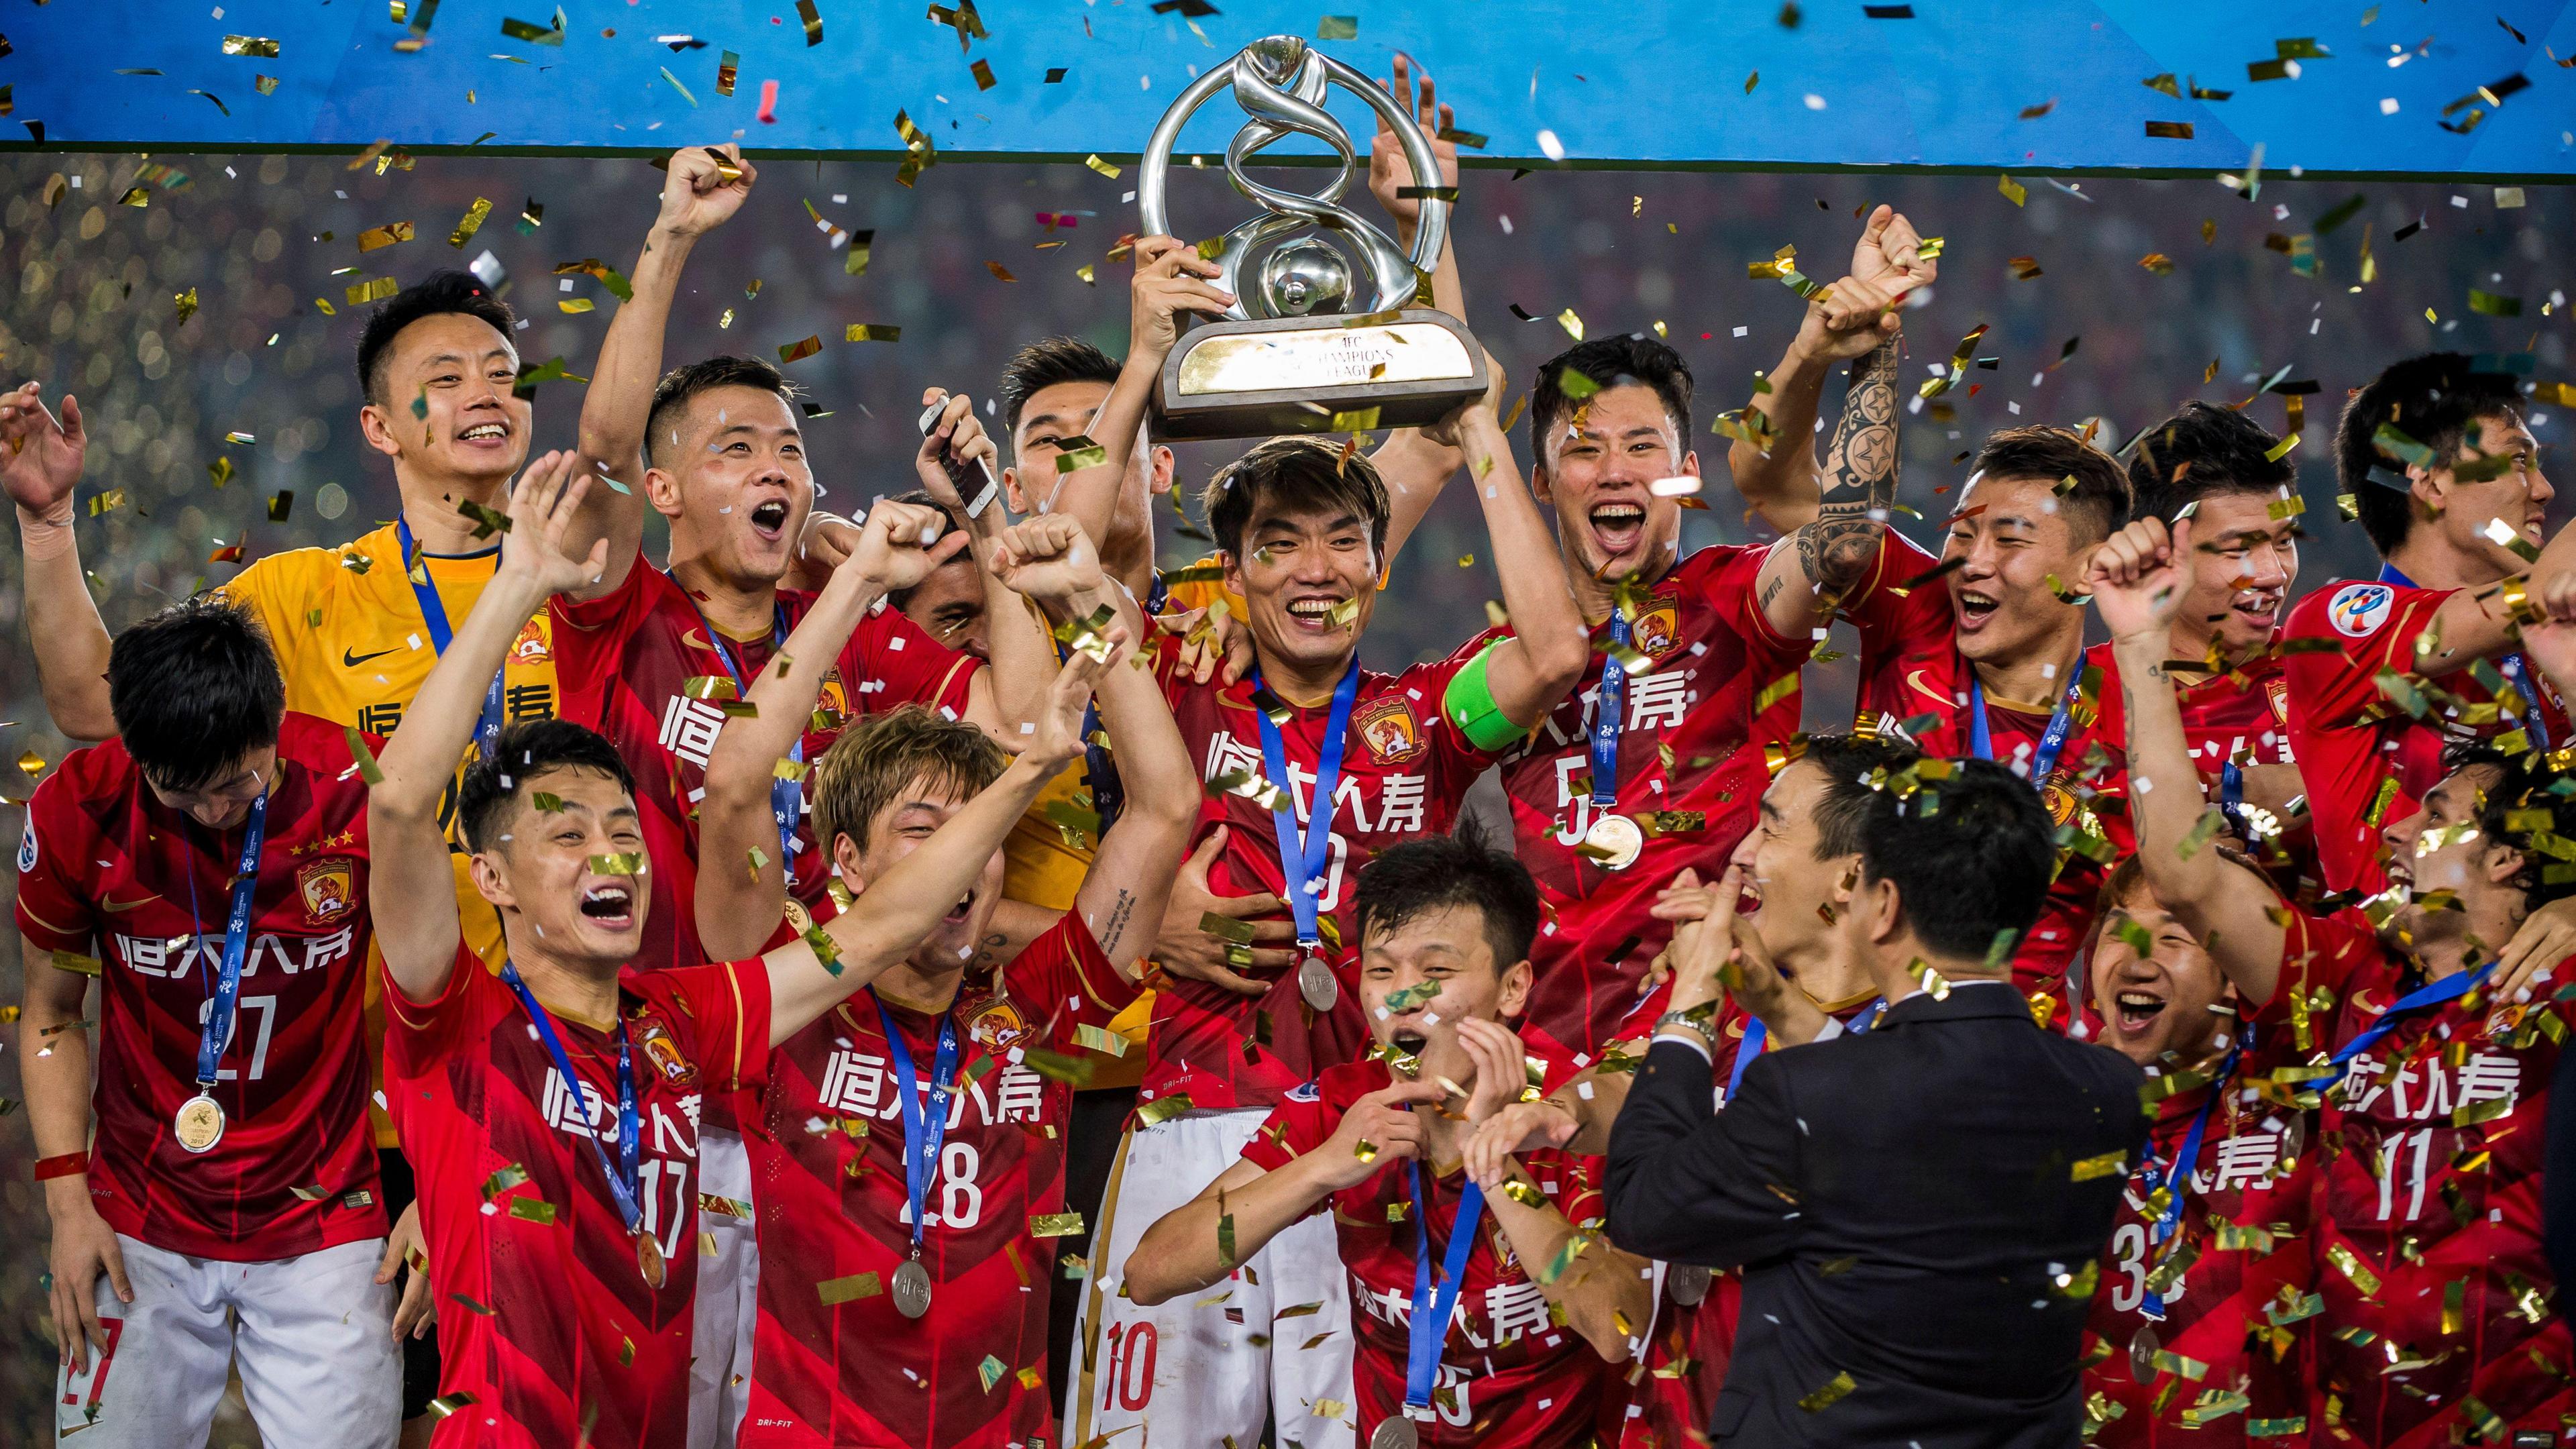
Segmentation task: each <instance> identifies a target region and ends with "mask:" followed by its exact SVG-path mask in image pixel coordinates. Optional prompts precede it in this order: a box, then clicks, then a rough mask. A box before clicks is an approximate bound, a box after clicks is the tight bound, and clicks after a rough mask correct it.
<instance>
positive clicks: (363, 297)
mask: <svg viewBox="0 0 2576 1449" xmlns="http://www.w3.org/2000/svg"><path fill="white" fill-rule="evenodd" d="M401 290H402V283H400V282H397V281H395V280H394V279H393V278H391V277H377V278H375V279H374V280H372V281H365V282H360V283H359V284H357V285H356V286H354V287H349V288H346V289H344V290H343V291H342V292H341V295H342V296H343V297H346V298H347V299H348V304H349V305H350V306H352V307H363V306H365V305H366V304H367V303H369V302H381V301H383V300H384V299H385V298H387V297H390V296H392V295H393V294H394V293H396V292H399V291H401Z"/></svg>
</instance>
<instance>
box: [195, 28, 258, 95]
mask: <svg viewBox="0 0 2576 1449" xmlns="http://www.w3.org/2000/svg"><path fill="white" fill-rule="evenodd" d="M224 54H226V55H248V56H255V57H257V58H259V59H261V60H275V59H277V42H276V41H274V40H270V39H268V38H267V37H265V36H259V35H227V36H225V37H224ZM199 114H200V115H202V114H204V113H203V112H199Z"/></svg>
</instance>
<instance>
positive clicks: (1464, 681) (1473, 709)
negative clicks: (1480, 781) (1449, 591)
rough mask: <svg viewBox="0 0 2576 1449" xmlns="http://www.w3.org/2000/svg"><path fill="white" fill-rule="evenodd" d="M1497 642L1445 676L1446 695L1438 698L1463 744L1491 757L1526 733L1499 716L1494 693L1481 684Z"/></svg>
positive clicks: (1501, 710)
mask: <svg viewBox="0 0 2576 1449" xmlns="http://www.w3.org/2000/svg"><path fill="white" fill-rule="evenodd" d="M1502 642H1503V641H1501V640H1500V639H1497V640H1495V641H1494V642H1493V643H1491V644H1488V645H1486V646H1485V647H1484V648H1483V649H1481V650H1478V651H1477V653H1476V657H1475V658H1473V659H1471V660H1469V661H1467V667H1466V668H1464V669H1461V670H1459V671H1458V672H1457V673H1455V674H1453V675H1450V676H1449V689H1448V692H1447V693H1445V694H1443V695H1441V697H1440V709H1441V712H1442V713H1444V714H1446V715H1448V716H1449V722H1450V723H1451V724H1454V725H1456V726H1457V727H1458V733H1460V734H1462V735H1465V736H1466V737H1467V743H1469V744H1471V745H1474V746H1475V747H1476V748H1477V749H1480V750H1483V751H1485V752H1487V753H1488V754H1491V753H1493V752H1495V751H1498V750H1503V749H1506V748H1509V747H1510V746H1512V745H1515V744H1518V743H1520V741H1521V739H1522V737H1523V736H1525V735H1527V734H1528V733H1529V731H1528V730H1525V729H1523V728H1521V727H1520V726H1519V725H1516V724H1514V723H1512V722H1511V720H1510V719H1509V718H1507V717H1506V716H1505V715H1504V714H1503V707H1502V706H1501V705H1499V704H1496V703H1494V691H1493V690H1492V688H1490V687H1489V686H1487V684H1486V683H1485V661H1486V660H1488V659H1491V658H1493V657H1494V650H1495V649H1497V648H1499V647H1500V646H1501V645H1502Z"/></svg>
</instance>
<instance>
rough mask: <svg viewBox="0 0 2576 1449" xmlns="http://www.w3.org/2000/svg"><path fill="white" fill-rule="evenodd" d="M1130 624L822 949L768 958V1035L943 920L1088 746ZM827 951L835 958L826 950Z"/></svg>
mask: <svg viewBox="0 0 2576 1449" xmlns="http://www.w3.org/2000/svg"><path fill="white" fill-rule="evenodd" d="M1126 641H1127V633H1126V631H1125V630H1123V629H1113V630H1112V631H1111V633H1110V635H1109V643H1110V647H1111V649H1112V651H1113V652H1112V653H1111V655H1110V658H1109V659H1108V660H1101V659H1096V658H1094V657H1092V656H1091V655H1090V654H1087V653H1084V652H1082V651H1080V650H1076V651H1075V652H1074V656H1073V660H1072V662H1071V663H1069V664H1067V665H1065V667H1064V668H1063V669H1062V670H1061V671H1059V672H1058V673H1057V675H1056V679H1055V683H1054V685H1053V686H1051V687H1050V688H1049V690H1048V692H1047V698H1046V706H1045V708H1044V709H1043V710H1041V711H1040V713H1039V717H1038V719H1037V720H1036V722H1035V723H1036V729H1035V732H1034V733H1033V734H1031V735H1030V736H1029V737H1028V738H1027V739H1026V741H1025V742H1024V743H1023V747H1022V748H1021V750H1020V753H1019V755H1018V756H1017V757H1016V758H1014V759H1013V760H1012V761H1011V763H1010V767H1009V768H1008V769H1005V770H1004V771H1003V772H1002V776H1001V778H1000V779H998V780H995V781H994V782H993V783H992V784H991V785H989V786H986V787H985V788H984V789H983V790H981V791H979V792H977V794H976V796H975V798H974V799H972V800H969V801H967V802H966V806H965V808H964V809H962V810H959V811H958V812H957V813H956V814H955V815H953V816H950V817H949V820H948V823H947V824H945V825H942V826H940V827H939V829H938V830H936V831H934V832H932V833H931V836H930V838H929V839H928V840H925V841H923V842H922V843H921V844H920V845H919V846H918V847H917V848H915V849H914V850H913V851H912V853H910V854H909V855H906V856H905V857H904V858H903V859H902V860H901V861H898V862H897V863H896V864H895V867H894V868H893V869H892V870H889V871H887V872H886V874H885V878H884V879H882V880H878V881H872V882H870V883H869V885H868V889H867V892H866V893H865V894H864V895H861V896H860V897H859V898H858V900H857V901H855V902H853V903H852V904H851V906H850V909H848V910H846V911H843V912H841V913H840V914H839V915H837V916H834V917H833V918H832V919H831V920H830V921H829V922H827V923H826V924H824V925H823V926H822V927H820V928H819V930H818V931H817V932H816V933H815V934H818V935H822V936H825V937H828V938H829V940H830V942H831V946H830V949H829V950H828V951H827V952H825V953H824V954H823V955H817V954H816V952H817V946H816V945H815V944H814V942H813V938H812V936H808V937H807V938H806V939H804V940H798V941H790V942H788V943H787V944H786V945H784V946H781V947H779V948H778V949H777V950H775V951H772V952H770V953H769V954H768V956H767V957H766V958H765V959H766V960H767V962H768V964H769V1042H770V1045H772V1046H776V1045H778V1044H779V1043H781V1042H784V1041H786V1040H787V1039H788V1038H789V1037H791V1036H794V1035H795V1034H796V1033H797V1032H799V1031H802V1030H803V1029H804V1028H805V1027H806V1025H807V1024H808V1023H810V1022H812V1021H813V1020H814V1019H815V1018H817V1017H819V1016H821V1015H822V1014H823V1013H824V1012H827V1011H829V1010H831V1009H832V1008H833V1007H834V1006H835V1005H837V1004H838V1003H839V1002H840V1001H841V999H842V998H844V997H846V996H848V995H849V994H850V993H851V992H854V991H856V990H858V989H859V988H860V987H862V986H865V985H867V984H868V983H869V982H870V981H873V980H875V979H876V978H877V976H878V974H879V973H881V972H883V971H884V970H885V969H886V968H887V967H888V966H891V965H893V964H894V963H895V962H897V961H900V960H902V959H903V958H904V957H906V956H908V955H910V954H911V953H912V949H913V948H914V947H915V946H918V945H919V944H921V938H922V937H924V936H926V935H928V934H930V932H931V930H932V928H933V927H935V926H937V925H938V924H939V918H940V917H941V916H943V915H945V914H946V913H947V912H948V911H949V909H950V908H951V907H953V906H955V905H956V904H957V898H958V897H959V896H961V895H963V894H965V892H966V889H967V888H968V887H969V886H971V885H973V884H974V881H975V876H976V874H977V872H979V871H981V870H983V868H984V865H985V863H986V862H988V861H990V860H991V859H992V858H993V852H995V851H997V850H1000V849H1001V848H1002V842H1003V840H1004V839H1005V838H1007V837H1008V836H1009V835H1010V833H1011V827H1012V826H1013V825H1014V824H1016V823H1017V822H1018V820H1019V818H1020V816H1021V815H1023V814H1025V813H1026V812H1027V810H1028V808H1029V803H1030V802H1031V801H1033V800H1035V799H1037V797H1038V791H1039V790H1041V789H1043V788H1044V787H1045V785H1046V783H1047V781H1049V780H1052V779H1054V778H1055V776H1056V772H1058V771H1059V770H1062V769H1063V768H1064V767H1065V766H1066V765H1068V764H1071V763H1072V762H1073V761H1075V760H1077V759H1079V758H1081V756H1082V711H1083V707H1084V706H1085V705H1087V704H1089V703H1090V702H1091V692H1092V690H1093V688H1094V687H1095V686H1097V685H1098V683H1099V681H1100V676H1101V672H1102V671H1103V670H1105V669H1109V668H1113V667H1118V668H1123V667H1124V665H1123V663H1121V662H1120V656H1119V654H1118V653H1116V652H1115V651H1117V650H1118V649H1120V648H1122V647H1123V646H1124V645H1125V643H1126ZM826 957H828V958H829V959H826Z"/></svg>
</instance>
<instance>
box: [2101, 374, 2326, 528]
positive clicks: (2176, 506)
mask: <svg viewBox="0 0 2576 1449" xmlns="http://www.w3.org/2000/svg"><path fill="white" fill-rule="evenodd" d="M2280 445H2281V440H2280V439H2279V438H2276V437H2274V436H2272V435H2271V434H2270V433H2269V432H2266V431H2265V430H2264V428H2263V425H2262V424H2261V423H2258V422H2256V421H2254V420H2253V419H2252V418H2249V417H2247V416H2245V415H2244V414H2243V413H2241V412H2238V411H2237V410H2236V409H2234V408H2223V407H2218V406H2215V405H2214V404H2210V403H2205V402H2187V403H2184V404H2183V405H2182V411H2180V412H2178V413H2175V414H2174V415H2173V416H2172V417H2169V418H2167V419H2165V420H2164V421H2163V422H2160V423H2157V424H2156V425H2154V426H2153V427H2150V428H2148V429H2147V430H2146V431H2145V432H2143V433H2140V434H2138V436H2137V438H2136V439H2135V440H2134V441H2132V442H2131V443H2130V444H2129V448H2130V455H2129V510H2130V513H2131V515H2132V516H2134V517H2138V518H2159V519H2163V520H2165V521H2167V522H2171V521H2172V519H2173V516H2174V515H2175V514H2177V513H2180V512H2182V510H2183V508H2184V506H2185V505H2187V504H2192V503H2197V502H2199V501H2200V500H2201V499H2203V498H2207V497H2209V496H2211V495H2212V494H2217V493H2269V492H2272V491H2273V490H2275V489H2279V488H2295V487H2296V486H2297V484H2298V479H2299V470H2298V469H2297V468H2295V467H2293V466H2291V464H2290V459H2289V455H2288V454H2286V453H2285V454H2282V455H2280V456H2278V457H2274V456H2272V455H2271V454H2272V450H2273V449H2275V448H2277V447H2279V446H2280Z"/></svg>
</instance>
